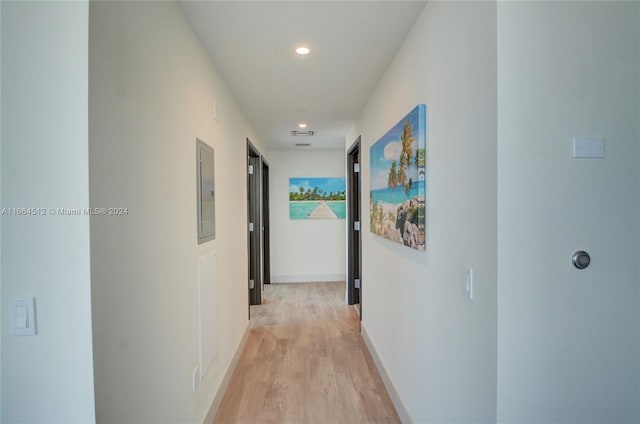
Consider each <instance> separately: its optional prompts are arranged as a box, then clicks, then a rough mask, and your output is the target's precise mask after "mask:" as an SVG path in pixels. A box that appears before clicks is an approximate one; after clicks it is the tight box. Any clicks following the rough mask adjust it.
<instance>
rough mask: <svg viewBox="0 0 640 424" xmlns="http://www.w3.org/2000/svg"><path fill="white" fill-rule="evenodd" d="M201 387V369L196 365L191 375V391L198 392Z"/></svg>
mask: <svg viewBox="0 0 640 424" xmlns="http://www.w3.org/2000/svg"><path fill="white" fill-rule="evenodd" d="M199 385H200V368H199V367H198V366H197V365H196V367H195V368H194V369H193V372H192V373H191V390H192V391H193V393H195V392H196V390H197V389H198V386H199Z"/></svg>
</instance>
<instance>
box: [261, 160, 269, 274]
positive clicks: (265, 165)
mask: <svg viewBox="0 0 640 424" xmlns="http://www.w3.org/2000/svg"><path fill="white" fill-rule="evenodd" d="M261 159H262V174H260V175H261V177H262V283H263V284H271V230H270V228H271V225H270V221H271V220H270V219H269V162H267V160H266V159H265V157H264V156H262V157H261Z"/></svg>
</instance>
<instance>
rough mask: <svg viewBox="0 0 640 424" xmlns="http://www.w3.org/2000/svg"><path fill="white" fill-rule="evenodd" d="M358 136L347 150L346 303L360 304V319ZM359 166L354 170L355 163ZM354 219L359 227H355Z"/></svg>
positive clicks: (359, 156)
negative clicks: (357, 280)
mask: <svg viewBox="0 0 640 424" xmlns="http://www.w3.org/2000/svg"><path fill="white" fill-rule="evenodd" d="M360 140H361V136H358V138H357V139H356V141H354V142H353V144H352V145H351V147H349V149H348V150H347V193H348V195H347V199H348V201H347V210H348V212H349V214H348V219H347V251H348V255H347V303H348V304H349V305H354V304H360V308H359V312H360V320H362V204H361V198H362V193H361V186H362V184H361V180H362V178H361V176H360V174H361V170H362V168H361V162H360V159H361V155H360ZM356 163H357V164H358V165H359V166H360V169H359V170H358V171H356V170H355V164H356ZM356 221H358V222H359V225H360V228H359V229H356V227H355V225H356ZM356 279H359V280H360V288H359V289H358V288H356V285H355V280H356Z"/></svg>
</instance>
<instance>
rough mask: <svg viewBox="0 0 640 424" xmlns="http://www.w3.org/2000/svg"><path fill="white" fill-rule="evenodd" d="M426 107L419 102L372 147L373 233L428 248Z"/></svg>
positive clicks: (371, 212) (370, 194) (370, 198)
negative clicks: (426, 226)
mask: <svg viewBox="0 0 640 424" xmlns="http://www.w3.org/2000/svg"><path fill="white" fill-rule="evenodd" d="M426 131H427V128H426V106H425V105H422V104H421V105H418V106H416V108H415V109H413V110H412V111H411V112H409V114H408V115H407V116H405V117H404V118H402V120H400V122H398V123H397V124H396V125H394V126H393V128H391V129H390V130H389V131H388V132H387V133H386V134H385V135H383V136H382V138H380V140H378V141H377V142H376V143H375V144H374V145H372V146H371V149H370V154H371V156H370V172H371V174H370V177H371V179H370V181H371V191H370V193H369V203H370V216H369V220H370V222H369V223H370V229H371V232H372V233H374V234H376V235H378V236H380V237H384V238H386V239H389V240H391V241H394V242H396V243H400V244H402V245H404V246H408V247H411V248H413V249H417V250H425V225H426V217H425V211H426V203H425V197H426V190H427V179H426V175H427V167H426V160H427V150H426Z"/></svg>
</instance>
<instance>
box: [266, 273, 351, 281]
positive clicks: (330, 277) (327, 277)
mask: <svg viewBox="0 0 640 424" xmlns="http://www.w3.org/2000/svg"><path fill="white" fill-rule="evenodd" d="M346 278H347V276H346V274H320V275H272V276H271V282H272V283H317V282H324V281H345V280H346Z"/></svg>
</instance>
